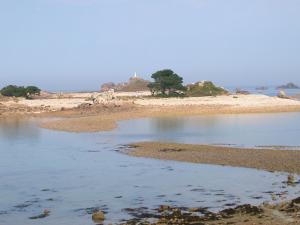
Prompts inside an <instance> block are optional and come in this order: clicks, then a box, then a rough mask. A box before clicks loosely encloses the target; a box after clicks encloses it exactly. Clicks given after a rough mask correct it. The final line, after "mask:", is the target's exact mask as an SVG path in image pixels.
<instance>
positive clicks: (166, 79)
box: [148, 69, 186, 97]
mask: <svg viewBox="0 0 300 225" xmlns="http://www.w3.org/2000/svg"><path fill="white" fill-rule="evenodd" d="M151 78H152V79H154V82H151V83H149V84H148V87H149V89H150V91H151V93H152V95H155V96H162V97H164V96H167V97H169V96H183V95H184V94H185V90H186V88H185V87H184V86H183V85H182V83H183V78H182V77H180V76H179V75H177V74H176V73H174V72H173V71H172V70H169V69H166V70H160V71H157V72H156V73H154V74H152V76H151Z"/></svg>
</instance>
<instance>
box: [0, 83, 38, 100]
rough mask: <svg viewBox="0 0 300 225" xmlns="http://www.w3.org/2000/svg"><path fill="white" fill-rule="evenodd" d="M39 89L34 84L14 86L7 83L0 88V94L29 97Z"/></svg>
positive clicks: (36, 93)
mask: <svg viewBox="0 0 300 225" xmlns="http://www.w3.org/2000/svg"><path fill="white" fill-rule="evenodd" d="M40 92H41V90H40V89H39V88H38V87H35V86H28V87H24V86H16V85H8V86H6V87H4V88H2V89H1V90H0V93H1V95H3V96H7V97H25V98H30V97H31V96H32V95H39V94H40Z"/></svg>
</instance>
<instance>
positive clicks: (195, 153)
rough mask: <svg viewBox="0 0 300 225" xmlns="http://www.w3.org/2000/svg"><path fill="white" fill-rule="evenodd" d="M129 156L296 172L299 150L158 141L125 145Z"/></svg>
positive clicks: (298, 167) (299, 159)
mask: <svg viewBox="0 0 300 225" xmlns="http://www.w3.org/2000/svg"><path fill="white" fill-rule="evenodd" d="M129 149H130V150H129V151H128V152H127V153H128V154H129V155H131V156H136V157H148V158H155V159H162V160H175V161H183V162H192V163H204V164H215V165H226V166H235V167H246V168H255V169H262V170H267V171H283V172H289V173H298V174H300V151H299V150H271V149H251V148H232V147H221V146H214V145H194V144H177V143H161V142H141V143H134V144H131V145H129Z"/></svg>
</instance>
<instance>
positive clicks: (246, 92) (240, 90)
mask: <svg viewBox="0 0 300 225" xmlns="http://www.w3.org/2000/svg"><path fill="white" fill-rule="evenodd" d="M235 93H236V94H239V95H249V94H250V92H249V91H245V90H242V89H239V88H237V89H236V90H235Z"/></svg>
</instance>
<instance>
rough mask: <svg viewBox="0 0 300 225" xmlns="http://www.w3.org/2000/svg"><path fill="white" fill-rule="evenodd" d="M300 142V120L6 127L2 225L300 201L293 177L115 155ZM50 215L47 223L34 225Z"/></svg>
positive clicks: (0, 144)
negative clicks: (85, 128) (172, 146)
mask: <svg viewBox="0 0 300 225" xmlns="http://www.w3.org/2000/svg"><path fill="white" fill-rule="evenodd" d="M299 134H300V114H299V113H286V114H260V115H230V116H210V117H194V118H180V119H143V120H132V121H126V122H122V123H120V127H119V128H118V129H116V130H114V131H112V132H105V133H85V134H75V133H66V132H55V131H49V130H45V129H40V128H38V127H37V126H36V123H35V122H34V121H27V122H22V121H10V122H7V121H1V122H0V155H1V157H0V199H1V200H0V224H1V225H14V224H25V225H26V224H29V225H31V224H47V225H53V224H60V225H71V224H72V225H83V224H93V222H92V220H91V215H89V210H87V208H91V207H96V208H100V209H102V210H103V211H106V212H107V217H108V220H107V222H110V221H112V222H116V221H118V220H119V219H122V218H129V215H128V214H127V213H126V210H124V209H125V208H138V207H148V208H149V209H153V208H155V207H158V205H160V204H171V205H178V206H190V207H192V206H195V207H196V206H197V207H210V209H211V210H218V209H220V208H224V207H228V206H229V205H232V204H242V203H253V204H260V203H262V202H263V201H266V200H269V201H270V200H271V195H270V192H273V193H275V194H280V193H286V195H285V196H286V197H287V198H292V197H294V196H297V195H300V187H299V186H296V187H286V185H285V184H283V183H282V182H283V181H286V174H285V173H270V172H265V171H258V170H254V169H244V168H232V167H222V166H213V165H198V164H190V163H179V162H172V161H159V160H151V159H142V158H134V157H129V156H126V155H124V154H121V153H119V152H118V151H116V150H118V149H119V147H120V145H122V144H126V143H129V142H133V141H142V140H164V141H177V142H185V143H213V144H237V145H242V146H256V145H293V146H300V139H299ZM297 179H299V177H297ZM44 209H50V211H51V215H50V216H49V217H47V218H44V219H38V220H31V219H29V217H31V216H35V215H38V214H40V213H41V212H42V211H43V210H44Z"/></svg>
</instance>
